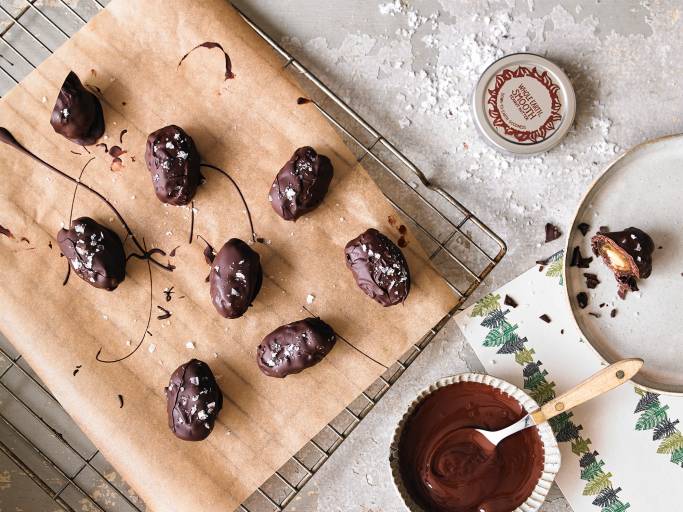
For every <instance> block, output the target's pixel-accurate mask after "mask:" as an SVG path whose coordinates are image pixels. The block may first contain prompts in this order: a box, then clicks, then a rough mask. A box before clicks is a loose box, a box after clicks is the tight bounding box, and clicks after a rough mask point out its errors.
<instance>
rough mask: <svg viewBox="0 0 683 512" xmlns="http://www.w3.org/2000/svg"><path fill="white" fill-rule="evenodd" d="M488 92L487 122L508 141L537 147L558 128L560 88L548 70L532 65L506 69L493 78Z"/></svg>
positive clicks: (560, 105) (560, 104)
mask: <svg viewBox="0 0 683 512" xmlns="http://www.w3.org/2000/svg"><path fill="white" fill-rule="evenodd" d="M487 90H488V98H487V101H486V103H487V104H488V111H487V114H488V116H489V121H490V123H491V124H492V125H493V126H494V127H495V128H496V131H498V133H499V134H500V135H502V136H503V137H504V138H506V139H507V140H509V141H512V142H516V143H521V144H537V143H539V142H543V141H544V140H546V139H548V138H549V137H550V136H551V135H552V134H553V133H554V132H555V130H556V129H557V128H559V126H560V121H561V120H562V114H561V109H562V103H561V101H560V97H559V90H560V87H559V86H558V85H557V84H556V83H555V82H553V80H552V78H550V75H548V72H547V71H543V72H539V71H538V69H537V68H536V67H535V66H534V67H531V68H528V67H525V66H518V67H515V68H507V69H504V70H502V71H501V72H500V73H498V74H496V75H495V76H494V77H493V79H492V80H491V82H490V83H489V86H488V88H487Z"/></svg>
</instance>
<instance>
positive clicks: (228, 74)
mask: <svg viewBox="0 0 683 512" xmlns="http://www.w3.org/2000/svg"><path fill="white" fill-rule="evenodd" d="M198 48H208V49H209V50H211V49H213V48H218V49H220V51H222V52H223V55H224V56H225V80H229V79H231V78H235V75H234V74H233V72H232V62H231V61H230V56H229V55H228V52H226V51H225V50H224V49H223V47H222V46H221V45H220V44H219V43H215V42H211V41H207V42H205V43H201V44H198V45H197V46H195V47H194V48H192V49H191V50H190V51H189V52H187V53H186V54H185V55H183V57H182V58H181V59H180V62H178V67H180V65H181V64H182V63H183V61H184V60H185V59H186V58H187V57H188V55H190V54H191V53H192V52H193V51H195V50H196V49H198Z"/></svg>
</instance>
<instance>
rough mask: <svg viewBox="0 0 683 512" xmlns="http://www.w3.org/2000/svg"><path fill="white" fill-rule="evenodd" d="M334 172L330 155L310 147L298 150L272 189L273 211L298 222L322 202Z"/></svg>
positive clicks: (278, 176) (278, 175) (282, 170)
mask: <svg viewBox="0 0 683 512" xmlns="http://www.w3.org/2000/svg"><path fill="white" fill-rule="evenodd" d="M333 174H334V172H333V170H332V162H330V159H329V158H327V157H326V156H324V155H319V154H318V153H316V152H315V150H314V149H313V148H311V147H308V146H305V147H303V148H299V149H297V150H296V151H295V152H294V155H292V158H290V159H289V161H288V162H287V163H286V164H285V165H284V167H282V169H280V172H278V173H277V176H275V181H274V182H273V186H272V187H271V188H270V194H269V196H268V199H269V200H270V204H271V205H272V207H273V210H275V212H276V213H277V214H278V215H279V216H280V217H282V218H283V219H285V220H292V221H296V219H298V218H299V217H301V216H302V215H304V214H305V213H308V212H310V211H311V210H314V209H315V208H317V207H318V206H319V205H320V203H322V201H323V199H324V198H325V194H327V189H328V188H329V186H330V182H331V181H332V176H333Z"/></svg>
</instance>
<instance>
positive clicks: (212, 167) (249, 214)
mask: <svg viewBox="0 0 683 512" xmlns="http://www.w3.org/2000/svg"><path fill="white" fill-rule="evenodd" d="M201 167H207V168H209V169H213V170H214V171H217V172H219V173H221V174H222V175H223V176H225V177H226V178H227V179H228V180H230V183H232V185H233V186H234V187H235V190H236V191H237V194H238V195H239V196H240V200H241V201H242V205H244V210H245V211H246V212H247V220H248V221H249V232H250V233H251V240H252V241H253V242H257V241H259V242H260V241H261V240H257V239H256V232H255V231H254V223H253V222H252V220H251V210H249V205H248V204H247V200H246V199H245V198H244V194H242V190H241V189H240V187H239V185H238V184H237V182H236V181H235V180H234V179H233V178H232V176H230V175H229V174H228V173H227V172H225V171H224V170H223V169H221V168H220V167H216V166H215V165H211V164H206V163H204V164H201ZM205 242H206V240H205ZM207 243H208V242H207Z"/></svg>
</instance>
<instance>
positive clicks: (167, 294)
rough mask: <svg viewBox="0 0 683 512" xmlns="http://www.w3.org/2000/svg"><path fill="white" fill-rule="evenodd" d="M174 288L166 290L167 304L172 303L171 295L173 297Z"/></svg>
mask: <svg viewBox="0 0 683 512" xmlns="http://www.w3.org/2000/svg"><path fill="white" fill-rule="evenodd" d="M173 293H174V292H173V286H171V287H170V288H166V289H164V295H165V296H166V302H171V295H173Z"/></svg>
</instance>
